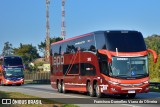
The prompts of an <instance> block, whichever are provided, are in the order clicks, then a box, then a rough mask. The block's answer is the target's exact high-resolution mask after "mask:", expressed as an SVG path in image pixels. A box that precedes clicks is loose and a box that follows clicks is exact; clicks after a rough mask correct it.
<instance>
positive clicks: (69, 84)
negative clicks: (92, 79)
mask: <svg viewBox="0 0 160 107" xmlns="http://www.w3.org/2000/svg"><path fill="white" fill-rule="evenodd" d="M65 84H66V85H82V86H83V85H84V86H85V85H86V84H78V83H65Z"/></svg>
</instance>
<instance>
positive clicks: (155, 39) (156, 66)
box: [145, 35, 160, 80]
mask: <svg viewBox="0 0 160 107" xmlns="http://www.w3.org/2000/svg"><path fill="white" fill-rule="evenodd" d="M145 42H146V45H147V48H148V49H153V50H154V51H156V53H157V55H158V60H157V63H154V62H153V56H152V55H151V54H149V73H150V78H151V80H155V79H156V78H157V79H158V78H160V35H152V36H149V37H147V38H145Z"/></svg>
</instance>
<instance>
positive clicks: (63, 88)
mask: <svg viewBox="0 0 160 107" xmlns="http://www.w3.org/2000/svg"><path fill="white" fill-rule="evenodd" d="M62 92H63V93H64V94H65V93H66V92H67V90H65V84H64V82H63V81H62Z"/></svg>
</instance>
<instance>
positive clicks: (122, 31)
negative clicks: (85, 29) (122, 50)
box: [51, 30, 138, 45]
mask: <svg viewBox="0 0 160 107" xmlns="http://www.w3.org/2000/svg"><path fill="white" fill-rule="evenodd" d="M98 32H107V33H114V32H115V33H116V32H121V33H129V32H138V31H136V30H101V31H94V32H91V33H87V34H83V35H80V36H75V37H72V38H68V39H65V40H61V41H58V42H54V43H52V44H51V45H55V44H60V43H63V42H67V41H71V40H75V39H78V38H82V37H85V36H90V35H92V34H94V33H98Z"/></svg>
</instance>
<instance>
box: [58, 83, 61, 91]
mask: <svg viewBox="0 0 160 107" xmlns="http://www.w3.org/2000/svg"><path fill="white" fill-rule="evenodd" d="M58 92H59V93H62V84H61V82H60V81H58Z"/></svg>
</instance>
